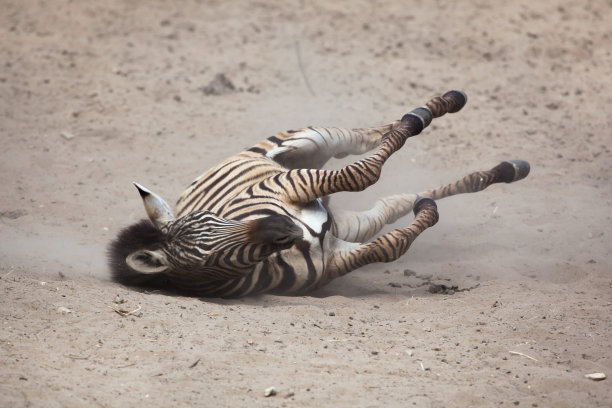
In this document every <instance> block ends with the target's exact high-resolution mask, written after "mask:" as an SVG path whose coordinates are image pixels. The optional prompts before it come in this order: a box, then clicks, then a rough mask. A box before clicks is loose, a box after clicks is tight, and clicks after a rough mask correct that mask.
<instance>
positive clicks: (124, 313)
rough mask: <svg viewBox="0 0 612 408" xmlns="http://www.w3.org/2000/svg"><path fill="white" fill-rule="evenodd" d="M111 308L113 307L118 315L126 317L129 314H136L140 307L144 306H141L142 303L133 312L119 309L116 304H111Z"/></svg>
mask: <svg viewBox="0 0 612 408" xmlns="http://www.w3.org/2000/svg"><path fill="white" fill-rule="evenodd" d="M109 308H110V309H111V310H112V311H113V312H115V313H117V314H118V315H121V316H124V317H125V316H129V315H133V314H135V313H136V312H138V311H139V310H140V309H142V307H141V306H140V305H138V307H137V308H136V309H134V310H132V311H131V312H128V311H127V310H123V309H117V308H116V307H114V306H109Z"/></svg>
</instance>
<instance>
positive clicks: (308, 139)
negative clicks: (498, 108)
mask: <svg viewBox="0 0 612 408" xmlns="http://www.w3.org/2000/svg"><path fill="white" fill-rule="evenodd" d="M466 102H467V96H466V95H465V94H464V93H463V92H461V91H450V92H447V93H446V94H444V95H443V96H441V97H440V96H438V97H435V98H433V99H431V100H430V101H429V102H427V103H426V104H425V105H424V106H422V107H419V108H416V109H414V110H412V111H411V112H409V113H407V114H406V115H404V116H403V117H402V118H401V120H396V121H394V122H392V123H390V124H387V125H384V126H379V127H373V128H358V129H350V130H349V129H342V128H333V127H308V128H304V129H300V130H289V131H286V132H281V133H278V134H276V135H275V136H272V137H269V138H267V139H265V140H263V141H261V142H260V143H258V144H256V145H255V146H253V147H251V148H250V149H248V150H245V151H243V152H241V153H239V154H237V155H235V156H232V157H230V158H228V159H226V160H225V161H223V162H222V163H220V164H219V165H217V166H216V167H213V168H212V169H210V170H208V171H207V172H205V173H204V174H202V175H201V176H199V177H198V178H197V179H196V180H194V181H193V182H192V183H191V184H190V185H189V186H188V187H187V189H186V190H185V191H184V192H183V193H182V194H181V195H180V197H179V198H178V201H177V203H176V206H175V207H174V210H171V208H170V206H169V205H168V204H167V203H166V202H165V201H164V200H163V199H162V198H161V197H160V196H158V195H157V194H155V193H154V192H152V191H150V190H148V189H147V188H145V187H143V186H141V185H140V184H137V183H134V184H135V186H136V188H137V189H138V192H139V193H140V196H141V198H142V201H143V204H144V207H145V211H146V213H147V215H148V219H143V220H141V221H139V222H137V223H135V224H133V225H132V226H129V227H127V228H125V229H123V230H122V231H120V233H119V234H118V236H117V238H116V239H115V240H114V241H112V242H111V243H110V245H109V250H108V254H109V265H110V269H111V271H112V278H113V280H114V281H116V282H119V283H121V284H123V285H127V286H135V287H144V288H149V289H162V290H169V291H173V292H175V293H176V292H178V293H182V294H186V295H191V296H201V297H241V296H246V295H254V294H260V293H272V294H281V295H302V294H307V293H309V292H311V291H313V290H315V289H318V288H321V287H322V286H324V285H325V284H327V283H329V282H330V281H332V280H333V279H336V278H338V277H340V276H343V275H345V274H347V273H349V272H351V271H353V270H355V269H357V268H360V267H362V266H364V265H367V264H370V263H375V262H391V261H394V260H396V259H398V258H399V257H400V256H402V255H403V254H404V253H406V251H407V250H408V248H409V247H410V245H411V244H412V243H413V242H414V240H415V239H416V238H417V237H418V236H419V235H420V234H421V233H422V232H423V231H425V230H426V229H427V228H429V227H432V226H433V225H435V224H436V222H437V221H438V211H437V207H436V203H435V201H436V200H440V199H442V198H445V197H449V196H453V195H456V194H462V193H473V192H478V191H481V190H484V189H485V188H487V187H488V186H490V185H491V184H494V183H501V182H505V183H512V182H515V181H518V180H521V179H523V178H525V177H526V176H527V175H528V173H529V170H530V166H529V163H528V162H526V161H523V160H508V161H504V162H502V163H500V164H498V165H497V166H495V167H493V168H492V169H490V170H488V171H477V172H474V173H471V174H469V175H467V176H465V177H463V178H461V179H459V180H457V181H455V182H454V183H451V184H448V185H446V186H442V187H439V188H435V189H432V190H428V191H424V192H421V193H418V194H407V193H404V194H397V195H392V196H389V197H385V198H381V199H379V200H378V201H377V202H376V203H375V204H374V206H373V207H372V208H371V209H369V210H367V211H361V212H359V211H347V210H340V209H330V206H329V203H328V198H329V197H328V196H329V195H330V194H334V193H337V192H343V191H349V192H358V191H362V190H364V189H366V188H367V187H369V186H371V185H373V184H374V183H376V182H377V181H378V179H379V177H380V174H381V169H382V166H383V165H384V164H385V162H386V161H387V159H389V157H390V156H391V155H392V154H393V153H394V152H396V151H397V150H399V149H400V148H401V147H402V146H403V145H404V143H405V142H406V140H407V139H408V138H409V137H412V136H415V135H418V134H419V133H421V131H422V130H423V129H424V128H426V127H427V126H429V124H430V123H431V122H432V120H433V119H435V118H438V117H440V116H442V115H444V114H446V113H455V112H458V111H459V110H460V109H461V108H463V106H464V105H465V103H466ZM371 151H373V152H371ZM368 152H371V153H370V155H369V156H367V157H365V158H363V159H361V160H357V161H355V162H353V163H351V164H348V165H346V166H344V167H342V168H341V169H339V170H324V169H321V167H322V166H323V165H324V164H325V163H326V162H327V161H328V160H329V159H331V158H332V157H336V158H342V157H345V156H347V155H349V154H362V155H363V154H365V153H368ZM410 212H413V213H414V219H413V220H412V222H411V223H410V224H409V225H408V226H407V227H405V228H398V229H394V230H392V231H390V232H388V233H385V234H382V235H380V236H379V237H376V235H377V234H378V233H379V232H380V231H381V229H382V228H383V227H384V226H385V225H387V224H391V223H394V222H395V221H396V220H398V219H399V218H400V217H403V216H405V215H407V214H409V213H410Z"/></svg>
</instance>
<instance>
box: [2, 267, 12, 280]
mask: <svg viewBox="0 0 612 408" xmlns="http://www.w3.org/2000/svg"><path fill="white" fill-rule="evenodd" d="M14 271H15V268H11V270H10V271H8V272H7V273H6V274H4V275H2V277H0V279H4V278H6V277H7V276H9V275H10V274H11V273H13V272H14Z"/></svg>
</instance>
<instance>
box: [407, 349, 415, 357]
mask: <svg viewBox="0 0 612 408" xmlns="http://www.w3.org/2000/svg"><path fill="white" fill-rule="evenodd" d="M406 354H408V355H409V356H410V357H412V356H413V355H414V350H412V349H408V350H406Z"/></svg>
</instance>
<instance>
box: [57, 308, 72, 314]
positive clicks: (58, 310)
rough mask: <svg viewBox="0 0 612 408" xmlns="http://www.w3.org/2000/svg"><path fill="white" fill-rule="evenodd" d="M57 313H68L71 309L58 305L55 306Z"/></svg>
mask: <svg viewBox="0 0 612 408" xmlns="http://www.w3.org/2000/svg"><path fill="white" fill-rule="evenodd" d="M57 313H61V314H68V313H72V310H70V309H68V308H67V307H64V306H60V307H58V308H57Z"/></svg>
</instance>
